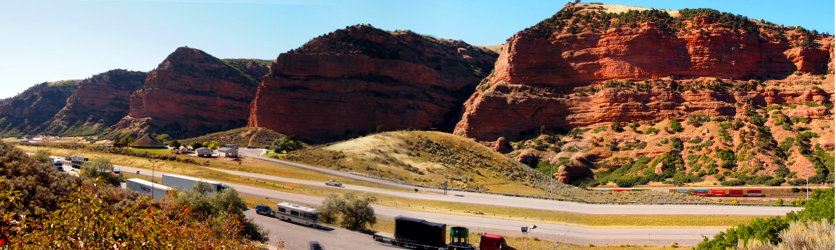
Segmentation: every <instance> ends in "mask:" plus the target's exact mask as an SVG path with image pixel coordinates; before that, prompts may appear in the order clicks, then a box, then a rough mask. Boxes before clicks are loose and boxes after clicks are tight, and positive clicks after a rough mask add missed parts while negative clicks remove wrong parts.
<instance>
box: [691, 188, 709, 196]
mask: <svg viewBox="0 0 836 250" xmlns="http://www.w3.org/2000/svg"><path fill="white" fill-rule="evenodd" d="M694 195H696V196H708V190H706V189H694Z"/></svg>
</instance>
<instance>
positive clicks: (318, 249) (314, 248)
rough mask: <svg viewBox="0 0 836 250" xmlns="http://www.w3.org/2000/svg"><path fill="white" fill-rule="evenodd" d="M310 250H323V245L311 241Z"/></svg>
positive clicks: (309, 243)
mask: <svg viewBox="0 0 836 250" xmlns="http://www.w3.org/2000/svg"><path fill="white" fill-rule="evenodd" d="M308 250H323V248H322V245H320V244H319V242H316V241H311V242H308Z"/></svg>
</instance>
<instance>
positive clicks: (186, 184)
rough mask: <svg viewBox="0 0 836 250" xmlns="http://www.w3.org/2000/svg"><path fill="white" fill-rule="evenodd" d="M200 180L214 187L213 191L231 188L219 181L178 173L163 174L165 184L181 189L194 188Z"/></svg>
mask: <svg viewBox="0 0 836 250" xmlns="http://www.w3.org/2000/svg"><path fill="white" fill-rule="evenodd" d="M198 182H205V183H206V184H209V186H210V187H212V189H211V192H220V191H222V190H224V189H227V188H229V186H227V185H224V184H223V183H220V182H217V181H210V180H204V179H199V178H194V177H188V176H182V175H176V174H163V185H166V186H169V187H176V188H178V189H180V190H189V189H192V187H194V186H195V185H197V183H198Z"/></svg>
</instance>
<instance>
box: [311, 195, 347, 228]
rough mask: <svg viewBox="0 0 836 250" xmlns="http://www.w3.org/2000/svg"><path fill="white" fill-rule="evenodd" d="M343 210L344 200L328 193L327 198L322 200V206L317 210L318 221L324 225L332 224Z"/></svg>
mask: <svg viewBox="0 0 836 250" xmlns="http://www.w3.org/2000/svg"><path fill="white" fill-rule="evenodd" d="M344 208H345V200H343V199H342V198H340V195H339V194H336V193H329V194H328V197H326V198H325V199H324V200H322V205H320V206H319V208H318V209H317V210H319V220H321V221H322V222H324V223H329V224H330V223H334V222H336V221H337V216H338V215H340V213H341V212H342V210H343V209H344Z"/></svg>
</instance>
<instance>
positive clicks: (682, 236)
mask: <svg viewBox="0 0 836 250" xmlns="http://www.w3.org/2000/svg"><path fill="white" fill-rule="evenodd" d="M227 185H229V186H230V187H232V188H235V190H236V191H238V192H239V193H241V194H242V195H248V196H253V197H259V198H265V197H267V198H269V199H270V200H274V201H276V203H279V202H283V201H286V202H291V203H296V204H300V205H307V206H317V205H319V204H321V203H322V200H323V199H324V198H322V197H315V196H306V195H301V194H293V193H286V192H281V191H276V190H270V189H264V188H257V187H250V186H244V185H237V184H227ZM265 205H269V206H271V207H274V206H275V204H265ZM373 207H374V209H375V215H376V216H377V218H378V219H381V220H388V221H394V218H395V217H396V216H399V215H402V216H408V217H415V218H422V219H426V220H428V221H433V222H439V223H446V224H447V225H448V227H451V226H464V227H468V228H470V230H471V232H489V233H496V234H502V235H510V236H522V233H521V232H520V227H523V226H527V225H529V224H532V223H534V224H536V225H537V227H538V228H537V229H536V230H534V231H532V233H530V234H529V236H530V237H531V236H533V237H538V238H541V239H553V238H554V235H555V234H559V235H564V234H565V235H566V236H565V238H563V240H562V242H569V243H574V244H581V245H585V244H588V243H590V242H592V243H594V244H598V245H602V244H603V245H605V244H615V245H617V244H625V243H626V244H638V245H641V244H651V245H669V244H670V243H671V242H674V241H676V242H677V243H679V244H685V245H695V244H696V243H699V242H701V241H702V235H706V236H709V237H710V236H712V235H715V234H717V233H718V232H721V231H724V230H725V229H722V228H697V229H691V228H584V227H577V226H566V225H557V224H548V223H540V222H539V221H520V220H508V219H496V218H485V217H477V216H464V215H452V214H438V213H429V212H419V211H410V210H400V209H397V208H392V207H386V206H380V205H373ZM270 223H273V222H270ZM275 223H286V222H282V221H276V222H275ZM274 235H276V236H277V237H281V233H278V232H275V231H274ZM368 237H369V240H371V236H368ZM561 238H562V236H561Z"/></svg>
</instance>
